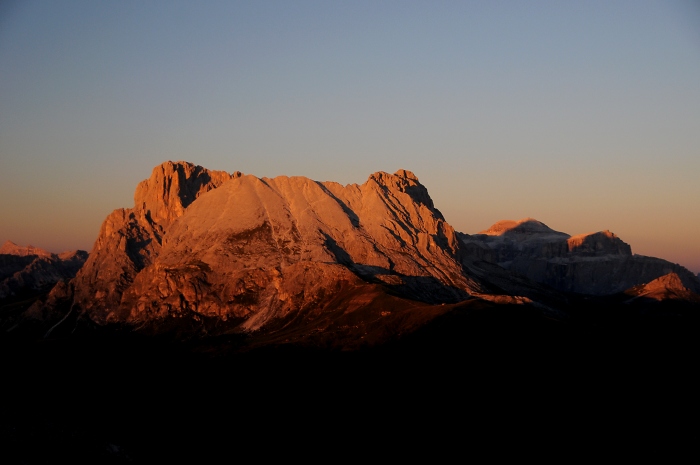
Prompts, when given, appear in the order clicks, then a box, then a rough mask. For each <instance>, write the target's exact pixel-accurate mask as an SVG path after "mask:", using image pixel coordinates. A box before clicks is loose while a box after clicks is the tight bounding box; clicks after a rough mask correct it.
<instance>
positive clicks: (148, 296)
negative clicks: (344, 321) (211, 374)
mask: <svg viewBox="0 0 700 465" xmlns="http://www.w3.org/2000/svg"><path fill="white" fill-rule="evenodd" d="M135 203H136V206H135V207H134V208H133V209H120V210H116V211H115V212H113V213H112V214H111V215H110V216H109V217H108V218H107V219H106V220H105V222H104V224H103V225H102V228H101V231H100V235H99V237H98V239H97V241H96V243H95V247H94V250H93V252H92V253H91V256H90V259H89V260H88V262H87V263H86V264H85V266H84V267H83V269H82V270H81V271H80V273H79V274H78V276H77V277H76V278H75V280H74V281H73V283H72V286H73V289H74V297H73V301H74V303H75V304H77V305H78V306H79V308H80V309H81V310H82V311H83V312H85V314H87V315H89V316H90V318H92V319H93V320H95V321H98V322H101V323H104V322H109V321H121V322H129V323H134V324H136V323H143V322H147V321H153V320H154V319H160V318H164V317H166V316H177V315H195V316H200V317H215V318H217V319H219V320H222V321H231V322H233V323H232V324H236V325H240V327H241V328H243V329H247V330H254V329H258V328H260V327H262V326H263V325H266V324H269V323H271V322H274V321H282V320H285V321H286V320H289V319H291V318H294V315H296V314H299V312H302V313H303V312H307V311H309V312H310V311H317V310H319V309H321V310H322V309H323V308H325V306H328V305H330V303H331V302H335V303H334V304H333V305H334V306H335V307H337V306H338V302H336V301H335V299H336V297H337V295H338V292H340V291H341V290H345V291H347V293H349V294H352V293H355V294H357V295H356V298H354V300H353V299H349V300H348V301H347V302H345V304H344V305H345V306H346V308H347V309H348V311H351V310H352V309H355V310H356V309H358V308H361V307H363V306H365V305H366V304H367V303H368V300H367V298H366V297H359V294H363V293H370V294H372V293H373V292H375V291H374V290H375V289H383V291H382V292H389V293H398V294H400V295H402V296H404V297H409V298H412V299H415V300H418V301H425V302H430V303H444V302H457V301H460V300H463V299H465V298H466V297H468V295H469V293H470V292H476V293H479V292H481V291H482V290H483V289H482V286H481V285H480V284H479V283H478V282H476V280H474V279H472V278H470V277H469V276H467V275H466V274H465V273H464V271H463V269H462V266H461V264H460V263H459V261H458V260H457V258H456V255H457V252H458V248H459V242H458V240H457V236H456V233H455V231H454V230H453V229H452V227H451V226H450V225H449V224H447V223H446V222H445V221H444V219H443V217H442V215H441V214H440V212H439V211H438V210H436V209H435V207H434V206H433V203H432V200H431V199H430V196H429V195H428V192H427V190H426V189H425V187H423V186H422V185H421V184H420V183H419V182H418V179H417V178H416V177H415V175H413V173H411V172H409V171H405V170H400V171H398V172H397V173H395V174H393V175H392V174H388V173H384V172H379V173H375V174H373V175H371V176H370V177H369V179H368V180H367V182H365V183H364V184H362V185H356V184H352V185H347V186H342V185H340V184H337V183H332V182H323V183H322V182H316V181H312V180H310V179H307V178H303V177H284V176H280V177H277V178H274V179H268V178H262V179H259V178H256V177H254V176H250V175H248V176H244V175H241V174H240V173H234V174H232V175H228V174H226V173H221V172H209V171H208V170H206V169H204V168H201V167H195V166H193V165H191V164H188V163H184V162H179V163H171V162H168V163H165V164H163V165H161V166H159V167H156V168H155V169H154V170H153V174H152V176H151V178H150V179H149V180H147V181H144V182H142V183H141V184H139V186H138V188H137V189H136V195H135ZM341 293H342V292H341ZM349 294H348V295H349ZM370 300H371V299H370ZM335 307H334V308H335Z"/></svg>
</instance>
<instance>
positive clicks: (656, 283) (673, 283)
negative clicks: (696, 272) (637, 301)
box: [625, 272, 700, 302]
mask: <svg viewBox="0 0 700 465" xmlns="http://www.w3.org/2000/svg"><path fill="white" fill-rule="evenodd" d="M625 294H627V295H630V296H633V297H634V298H640V297H641V298H647V299H653V300H657V301H661V300H683V301H687V302H700V295H698V294H697V293H695V292H693V291H691V290H690V289H688V288H686V287H685V286H684V285H683V281H682V280H681V278H680V277H679V276H678V275H677V274H676V273H673V272H672V273H668V274H665V275H663V276H661V277H659V278H656V279H654V280H652V281H650V282H648V283H646V284H640V285H638V286H635V287H633V288H630V289H628V290H626V291H625Z"/></svg>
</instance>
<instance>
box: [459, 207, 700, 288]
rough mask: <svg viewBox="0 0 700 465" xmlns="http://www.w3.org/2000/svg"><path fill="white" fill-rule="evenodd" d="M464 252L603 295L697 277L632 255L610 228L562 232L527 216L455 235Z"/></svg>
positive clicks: (690, 283) (692, 282)
mask: <svg viewBox="0 0 700 465" xmlns="http://www.w3.org/2000/svg"><path fill="white" fill-rule="evenodd" d="M460 239H461V241H462V243H463V244H464V247H465V251H466V253H467V254H468V255H469V256H470V257H472V258H474V257H476V258H478V259H480V260H484V261H487V262H491V263H496V264H498V265H499V266H501V267H503V268H505V269H507V270H510V271H512V272H515V273H518V274H520V275H522V276H525V277H527V278H529V279H531V280H533V281H536V282H538V283H542V284H546V285H548V286H551V287H553V288H555V289H558V290H561V291H570V292H577V293H581V294H593V295H607V294H614V293H618V292H623V291H625V290H626V289H628V288H630V287H633V286H636V285H639V284H643V283H647V282H649V281H652V280H654V279H656V278H658V277H660V276H663V275H666V274H668V273H675V274H676V275H678V276H679V279H681V280H682V282H683V283H684V284H685V285H686V286H687V287H688V288H689V289H693V290H700V281H699V280H698V279H697V277H696V276H694V275H693V274H692V273H690V271H688V270H687V269H685V268H683V267H682V266H680V265H677V264H674V263H671V262H668V261H666V260H662V259H659V258H653V257H645V256H641V255H633V254H632V249H631V247H630V246H629V244H627V243H625V242H623V241H622V240H621V239H620V238H619V237H617V236H616V235H615V234H613V233H612V232H610V231H600V232H597V233H589V234H580V235H577V236H569V235H568V234H565V233H562V232H558V231H554V230H552V229H550V228H549V227H547V226H546V225H544V224H543V223H541V222H539V221H536V220H533V219H531V218H527V219H524V220H520V221H502V222H499V223H496V224H495V225H494V226H492V227H491V228H489V229H488V230H486V231H482V232H481V233H479V234H474V235H466V234H463V235H460Z"/></svg>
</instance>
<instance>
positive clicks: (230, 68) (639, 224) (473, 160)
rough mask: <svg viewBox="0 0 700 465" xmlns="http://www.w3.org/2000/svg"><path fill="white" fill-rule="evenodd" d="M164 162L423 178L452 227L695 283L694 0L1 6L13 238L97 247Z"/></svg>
mask: <svg viewBox="0 0 700 465" xmlns="http://www.w3.org/2000/svg"><path fill="white" fill-rule="evenodd" d="M166 160H187V161H191V162H193V163H196V164H199V165H202V166H205V167H207V168H210V169H218V170H226V171H235V170H240V171H242V172H244V173H247V174H254V175H256V176H259V177H263V176H267V177H273V176H277V175H282V174H284V175H302V176H307V177H309V178H312V179H315V180H318V181H326V180H332V181H337V182H340V183H343V184H347V183H363V182H364V181H365V180H366V179H367V177H368V176H369V175H370V174H371V173H373V172H375V171H388V172H392V173H393V172H394V171H396V170H397V169H399V168H404V169H409V170H411V171H413V172H414V173H415V174H416V175H417V176H418V177H419V179H420V180H421V182H422V183H423V184H424V185H425V186H426V187H427V188H428V191H429V192H430V194H431V196H432V198H433V200H434V202H435V205H436V206H437V208H439V209H440V210H441V211H442V213H443V214H444V215H445V217H446V219H447V221H448V222H449V223H450V224H452V225H453V226H454V227H455V228H456V229H457V230H458V231H462V232H465V233H476V232H478V231H480V230H483V229H486V228H487V227H489V226H490V225H491V224H492V223H494V222H496V221H498V220H502V219H520V218H524V217H533V218H536V219H538V220H540V221H542V222H544V223H546V224H547V225H549V226H550V227H552V228H553V229H556V230H559V231H563V232H567V233H569V234H572V235H573V234H579V233H585V232H595V231H600V230H604V229H608V230H611V231H612V232H614V233H615V234H617V235H618V236H620V237H621V238H622V239H623V240H624V241H625V242H627V243H629V244H630V245H631V246H632V251H633V252H634V253H638V254H643V255H652V256H657V257H661V258H665V259H667V260H670V261H672V262H675V263H680V264H682V265H684V266H686V267H687V268H689V269H691V270H692V271H693V272H695V273H697V272H700V2H698V1H697V0H685V1H680V0H679V1H673V0H666V1H642V0H634V1H621V0H620V1H615V0H605V1H595V0H587V1H580V2H573V1H568V0H562V1H552V2H545V1H454V2H440V1H434V0H431V1H420V2H411V1H396V2H393V1H378V0H374V1H368V2H365V1H358V0H353V1H345V2H340V1H293V0H288V1H262V0H261V1H246V2H234V1H197V2H194V1H192V2H177V1H162V2H161V1H118V2H117V1H115V2H95V1H70V0H64V1H61V2H55V1H31V0H23V1H16V2H13V1H2V2H0V195H1V196H2V199H3V200H2V202H0V243H2V242H4V241H5V240H7V239H10V240H12V241H14V242H16V243H18V244H20V245H27V244H32V245H35V246H38V247H43V248H46V249H48V250H51V251H53V252H60V251H63V250H68V249H76V248H81V249H86V250H90V249H91V248H92V245H93V243H94V241H95V239H96V237H97V234H98V231H99V228H100V225H101V223H102V221H103V220H104V218H105V217H106V216H107V215H108V214H109V213H110V212H111V211H112V210H113V209H115V208H120V207H131V206H133V192H134V189H135V188H136V184H137V183H138V182H139V181H141V180H142V179H145V178H147V177H149V176H150V173H151V170H152V169H153V167H154V166H156V165H158V164H160V163H161V162H163V161H166Z"/></svg>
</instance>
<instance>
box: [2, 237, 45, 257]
mask: <svg viewBox="0 0 700 465" xmlns="http://www.w3.org/2000/svg"><path fill="white" fill-rule="evenodd" d="M0 255H13V256H15V257H28V256H36V257H47V258H48V257H51V255H52V253H51V252H47V251H46V250H44V249H41V248H39V247H34V246H33V245H28V246H26V247H22V246H20V245H17V244H15V243H14V242H12V241H5V243H4V244H3V245H2V247H0Z"/></svg>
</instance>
